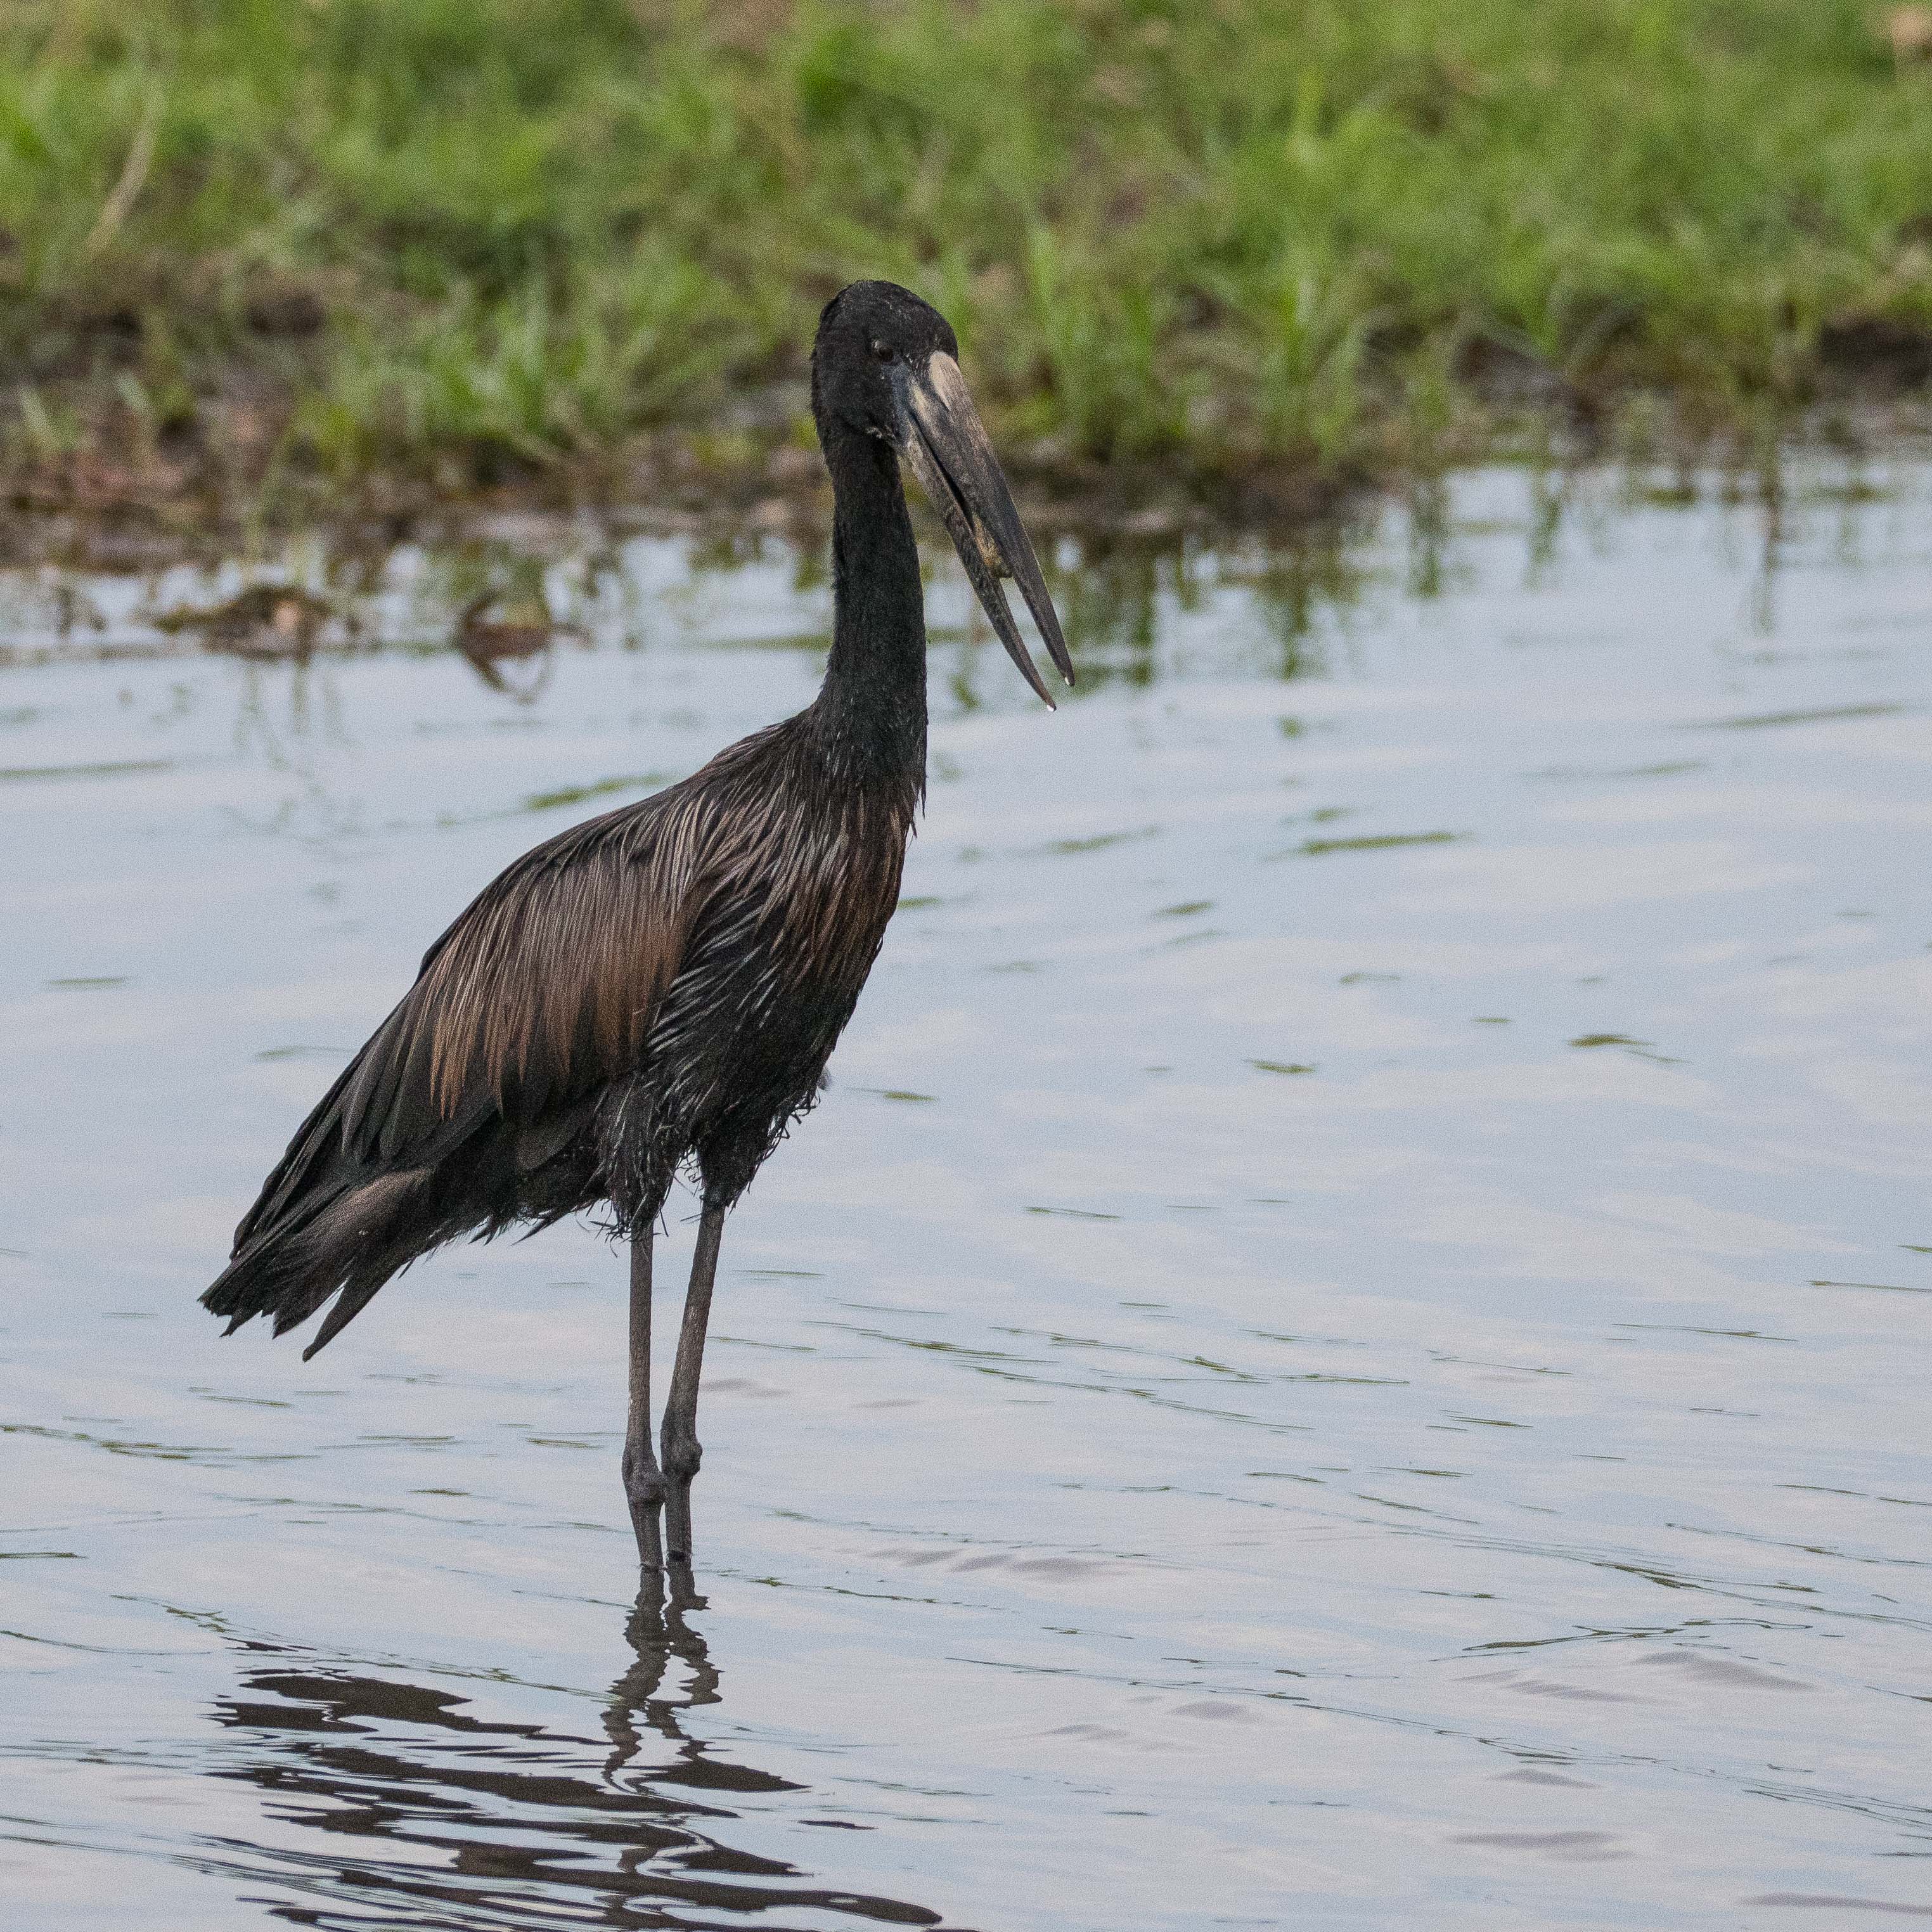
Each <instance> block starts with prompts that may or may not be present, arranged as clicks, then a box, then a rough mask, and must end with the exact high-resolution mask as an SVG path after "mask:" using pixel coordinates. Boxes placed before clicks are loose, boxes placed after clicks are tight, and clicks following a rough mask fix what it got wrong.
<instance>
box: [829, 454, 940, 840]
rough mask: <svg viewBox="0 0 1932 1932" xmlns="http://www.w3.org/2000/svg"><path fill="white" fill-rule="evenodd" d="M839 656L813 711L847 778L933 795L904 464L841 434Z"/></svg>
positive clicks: (836, 479)
mask: <svg viewBox="0 0 1932 1932" xmlns="http://www.w3.org/2000/svg"><path fill="white" fill-rule="evenodd" d="M824 441H825V460H826V466H827V467H828V468H829V469H830V470H831V472H832V489H833V493H834V501H835V508H834V510H833V512H832V655H831V658H830V659H829V661H828V662H827V664H826V667H825V683H824V686H823V688H822V689H821V690H820V692H819V694H818V699H817V702H816V703H814V705H813V706H812V707H811V715H812V719H813V722H814V726H815V727H816V730H817V735H818V736H819V738H820V742H822V743H823V745H824V748H825V750H826V755H827V757H828V759H829V761H830V762H831V763H832V765H833V766H835V769H837V770H838V772H839V773H840V775H841V776H844V777H846V778H850V779H852V780H853V781H857V782H859V783H862V784H887V785H903V786H904V787H906V789H907V793H908V801H909V802H910V801H912V800H916V799H917V798H918V797H919V796H920V795H921V794H922V793H924V791H925V790H926V597H925V592H924V591H923V589H922V587H921V586H920V583H919V547H918V546H917V544H916V543H914V541H913V534H912V519H911V517H910V516H909V515H908V514H907V511H906V500H905V490H904V487H903V485H902V484H901V482H900V481H899V465H898V456H897V455H895V452H893V451H892V449H891V447H890V446H889V445H887V444H886V443H880V442H879V441H877V440H875V439H874V438H873V437H866V436H862V435H860V434H857V433H856V432H854V431H850V430H847V429H846V428H844V426H843V425H836V426H834V427H832V428H831V429H830V431H829V434H826V437H825V439H824Z"/></svg>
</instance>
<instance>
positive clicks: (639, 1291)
mask: <svg viewBox="0 0 1932 1932" xmlns="http://www.w3.org/2000/svg"><path fill="white" fill-rule="evenodd" d="M654 1234H655V1230H653V1229H651V1228H649V1227H644V1228H640V1229H639V1230H638V1231H637V1232H636V1233H635V1234H634V1235H632V1236H631V1378H630V1379H631V1412H630V1416H629V1419H628V1421H627V1422H626V1423H625V1428H624V1499H625V1502H628V1504H629V1505H630V1506H631V1529H633V1530H634V1531H635V1532H636V1533H637V1562H638V1564H639V1565H640V1567H641V1568H643V1569H645V1570H646V1571H662V1570H663V1568H664V1541H663V1537H662V1535H661V1531H660V1529H659V1512H660V1511H661V1510H662V1509H663V1508H664V1472H663V1471H662V1470H661V1469H659V1468H658V1459H657V1457H656V1456H655V1454H653V1453H652V1448H651V1244H652V1239H653V1237H654Z"/></svg>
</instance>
